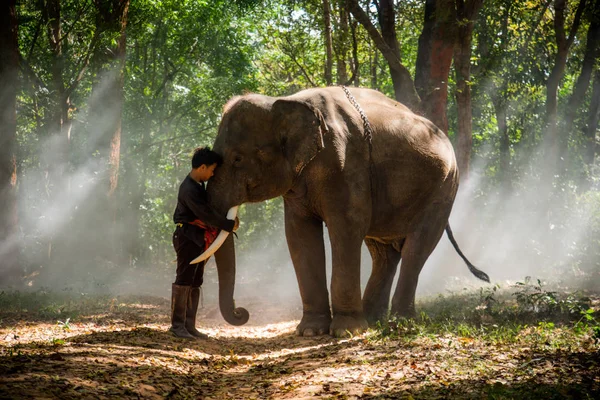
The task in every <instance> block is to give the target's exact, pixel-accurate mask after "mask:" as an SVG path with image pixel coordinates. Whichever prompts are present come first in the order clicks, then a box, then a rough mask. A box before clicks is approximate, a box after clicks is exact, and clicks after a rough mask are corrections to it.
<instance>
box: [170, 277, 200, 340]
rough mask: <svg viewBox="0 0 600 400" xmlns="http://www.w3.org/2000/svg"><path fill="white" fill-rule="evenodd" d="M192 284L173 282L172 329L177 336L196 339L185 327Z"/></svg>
mask: <svg viewBox="0 0 600 400" xmlns="http://www.w3.org/2000/svg"><path fill="white" fill-rule="evenodd" d="M190 288H191V287H190V286H181V285H176V284H173V285H172V286H171V329H170V331H171V332H172V333H173V334H174V335H175V336H177V337H180V338H186V339H194V336H192V335H191V334H190V333H189V332H188V331H187V330H186V329H185V315H186V314H185V313H186V308H187V301H188V295H189V293H190Z"/></svg>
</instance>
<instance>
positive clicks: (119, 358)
mask: <svg viewBox="0 0 600 400" xmlns="http://www.w3.org/2000/svg"><path fill="white" fill-rule="evenodd" d="M20 301H21V303H20V304H21V306H20V307H21V312H17V311H16V309H17V308H15V309H14V310H12V311H11V310H9V309H5V310H3V311H0V398H15V399H20V398H57V399H58V398H60V399H70V398H90V399H91V398H94V399H96V398H106V399H108V398H145V399H146V398H147V399H159V398H173V399H188V398H190V399H195V398H203V399H210V398H214V399H225V398H227V399H229V398H237V399H247V398H248V399H251V398H255V399H265V398H278V399H288V398H289V399H297V398H333V399H338V398H339V399H344V398H361V399H375V398H381V399H383V398H406V399H410V398H449V397H451V398H472V399H479V398H499V399H502V398H506V399H508V398H544V399H547V398H556V399H558V398H560V399H563V398H573V399H579V398H598V397H599V395H600V366H599V362H600V353H599V350H600V345H599V342H598V340H597V338H596V337H595V336H594V331H593V329H592V327H591V325H590V326H588V325H585V326H583V325H580V326H579V328H581V329H574V328H573V326H572V325H564V326H562V325H561V326H559V325H556V326H554V324H551V323H547V322H543V323H539V324H537V323H536V324H531V325H525V324H523V325H522V326H511V327H507V328H506V329H501V328H502V327H496V328H494V326H493V325H489V326H488V327H485V326H483V327H473V326H470V325H465V326H461V325H460V324H455V325H452V326H450V325H448V326H446V327H444V325H443V324H441V325H439V326H438V325H436V324H437V323H433V322H431V323H426V324H420V323H417V324H414V325H410V324H402V323H394V324H392V325H390V326H389V327H387V328H385V329H381V330H374V331H370V332H368V333H366V334H364V335H360V336H357V337H353V338H350V339H335V338H332V337H329V336H322V337H316V338H299V337H296V336H295V333H294V330H295V327H296V325H297V323H298V321H299V318H300V316H301V311H300V309H299V308H298V307H297V306H289V307H286V306H284V305H282V304H281V303H279V304H277V305H270V304H265V303H264V302H263V301H261V300H258V299H246V301H244V302H243V305H244V307H246V308H248V310H249V311H250V312H251V320H250V322H249V323H248V324H247V325H245V326H242V327H234V326H230V325H227V324H226V323H225V322H224V321H223V320H222V318H221V317H220V315H219V312H218V309H217V308H216V306H215V305H212V304H207V305H206V307H205V308H204V309H202V310H200V312H199V315H198V320H199V323H198V325H199V328H200V330H202V331H203V332H205V333H207V334H209V335H210V339H208V340H198V341H187V340H182V339H177V338H174V337H173V336H171V335H170V334H169V333H168V331H167V330H168V327H169V319H168V313H169V302H168V300H166V299H163V298H153V297H143V298H135V297H129V298H118V299H117V298H108V297H104V298H98V299H95V300H94V299H93V298H86V299H85V302H87V303H85V304H84V306H82V305H81V304H82V302H83V301H84V300H79V301H78V300H77V299H75V300H69V301H70V302H69V301H67V302H66V303H65V302H61V301H58V300H56V299H53V300H52V302H50V303H51V307H49V308H48V307H46V306H43V305H44V304H45V303H44V302H43V301H41V300H40V299H36V300H35V301H37V302H38V303H35V304H36V307H38V308H39V307H41V306H43V307H42V308H39V309H38V311H37V312H34V311H31V310H30V311H27V312H24V311H22V310H23V305H27V306H28V307H29V308H31V304H34V302H33V301H31V300H30V299H29V300H28V299H27V298H22V299H21V300H20ZM28 301H29V303H27V302H28ZM447 303H448V301H447V300H446V303H445V304H447ZM65 304H66V305H65ZM44 307H46V308H47V309H45V308H44ZM61 307H62V308H61ZM437 307H438V308H440V305H439V304H438V305H437ZM462 307H463V308H466V307H470V309H471V310H472V311H473V312H478V311H477V310H476V308H477V307H479V306H478V305H477V304H467V303H466V302H465V304H463V305H462ZM43 309H45V311H44V312H43V313H40V312H39V310H43ZM454 312H456V313H457V311H456V310H455V311H454ZM448 324H452V323H451V322H448ZM507 326H508V325H507ZM486 329H487V330H486Z"/></svg>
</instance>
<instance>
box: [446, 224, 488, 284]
mask: <svg viewBox="0 0 600 400" xmlns="http://www.w3.org/2000/svg"><path fill="white" fill-rule="evenodd" d="M446 233H447V234H448V239H450V242H451V243H452V246H454V250H456V252H457V253H458V255H459V256H460V258H462V259H463V261H464V262H465V263H466V264H467V267H469V271H471V273H472V274H473V275H475V276H476V277H478V278H479V279H481V280H482V281H486V282H489V281H490V277H489V276H488V274H486V273H485V272H483V271H481V270H480V269H478V268H477V267H476V266H474V265H473V264H471V262H470V261H469V260H467V257H465V255H464V254H463V253H462V251H460V247H458V243H456V240H455V239H454V235H453V234H452V229H450V223H448V225H446Z"/></svg>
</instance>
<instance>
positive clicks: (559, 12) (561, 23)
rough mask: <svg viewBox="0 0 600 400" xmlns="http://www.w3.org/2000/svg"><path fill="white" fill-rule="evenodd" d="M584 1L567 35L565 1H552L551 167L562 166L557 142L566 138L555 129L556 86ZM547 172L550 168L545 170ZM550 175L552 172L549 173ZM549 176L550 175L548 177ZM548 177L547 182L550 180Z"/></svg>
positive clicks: (548, 116)
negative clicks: (554, 51) (553, 42)
mask: <svg viewBox="0 0 600 400" xmlns="http://www.w3.org/2000/svg"><path fill="white" fill-rule="evenodd" d="M585 4H586V0H580V1H579V3H578V5H577V10H576V11H575V16H574V19H573V22H572V24H571V28H570V30H569V34H568V35H567V33H566V27H565V20H566V18H565V12H566V11H567V0H554V13H555V14H554V35H555V42H556V47H557V50H556V54H555V55H554V65H553V66H552V72H551V73H550V76H549V77H548V80H547V82H546V127H547V130H548V133H547V146H548V150H549V155H548V159H549V162H551V163H552V164H551V165H562V164H563V163H562V162H560V160H559V158H560V151H559V147H561V144H560V143H559V141H561V140H566V139H567V138H566V137H564V136H563V137H559V136H558V127H557V119H556V117H557V106H558V86H559V84H560V81H561V79H562V78H563V75H564V72H565V68H566V64H567V57H568V55H569V49H570V48H571V45H572V44H573V41H574V40H575V36H576V35H577V31H578V30H579V25H580V24H581V16H582V14H583V10H584V8H585ZM547 170H548V171H550V170H551V168H547ZM549 173H551V174H552V172H549ZM550 176H551V175H550ZM550 176H548V177H547V178H548V180H550Z"/></svg>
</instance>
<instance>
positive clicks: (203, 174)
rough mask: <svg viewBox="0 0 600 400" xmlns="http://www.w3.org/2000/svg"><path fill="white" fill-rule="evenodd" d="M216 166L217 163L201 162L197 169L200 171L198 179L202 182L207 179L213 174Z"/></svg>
mask: <svg viewBox="0 0 600 400" xmlns="http://www.w3.org/2000/svg"><path fill="white" fill-rule="evenodd" d="M216 168H217V164H216V163H215V164H212V165H205V164H202V165H201V166H200V168H198V171H199V172H200V179H201V180H203V181H204V182H206V181H208V180H209V179H210V178H212V176H213V175H214V174H215V169H216Z"/></svg>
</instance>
